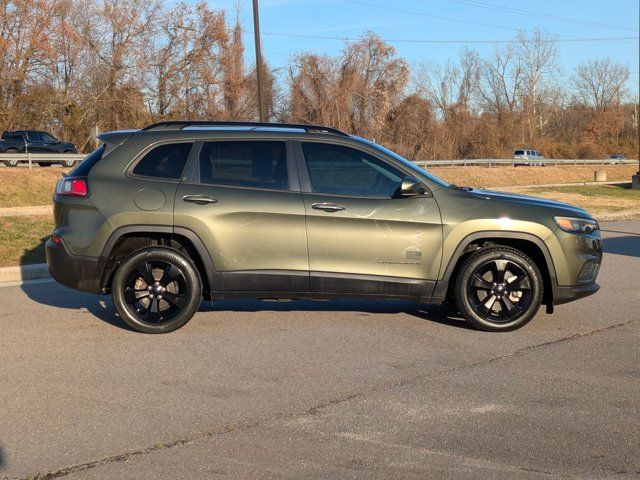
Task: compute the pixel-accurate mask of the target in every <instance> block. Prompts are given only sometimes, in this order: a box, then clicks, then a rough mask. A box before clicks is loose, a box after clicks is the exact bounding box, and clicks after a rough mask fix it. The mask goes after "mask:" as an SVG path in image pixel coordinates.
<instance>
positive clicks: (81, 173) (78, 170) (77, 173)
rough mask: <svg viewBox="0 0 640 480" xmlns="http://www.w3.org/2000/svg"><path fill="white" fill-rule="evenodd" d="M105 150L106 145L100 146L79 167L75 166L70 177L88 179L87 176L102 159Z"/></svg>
mask: <svg viewBox="0 0 640 480" xmlns="http://www.w3.org/2000/svg"><path fill="white" fill-rule="evenodd" d="M104 149H105V146H104V144H103V145H100V146H99V147H98V148H97V149H95V150H94V151H93V152H92V153H90V154H89V155H87V156H86V157H85V158H84V159H83V160H82V161H81V162H80V163H79V164H78V165H76V166H75V168H74V169H73V170H71V172H69V176H70V177H86V176H87V175H89V171H90V170H91V169H92V168H93V166H94V165H95V164H96V163H98V162H99V161H100V159H101V158H102V155H103V154H104Z"/></svg>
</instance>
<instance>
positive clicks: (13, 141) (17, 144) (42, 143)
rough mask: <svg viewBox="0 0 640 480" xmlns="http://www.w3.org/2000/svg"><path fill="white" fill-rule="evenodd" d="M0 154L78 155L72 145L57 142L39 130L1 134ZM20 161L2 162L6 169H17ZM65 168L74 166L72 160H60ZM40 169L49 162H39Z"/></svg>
mask: <svg viewBox="0 0 640 480" xmlns="http://www.w3.org/2000/svg"><path fill="white" fill-rule="evenodd" d="M0 153H78V151H77V150H76V147H75V145H74V144H73V143H69V142H63V141H61V140H58V139H57V138H55V137H54V136H53V135H51V134H49V133H47V132H41V131H39V130H16V131H14V132H3V133H2V138H1V139H0ZM19 163H20V160H18V159H17V158H9V159H8V160H4V164H5V165H6V166H7V167H17V166H18V164H19ZM59 163H61V164H62V165H64V166H65V167H71V166H73V165H74V163H75V162H74V161H73V160H62V161H60V162H59ZM39 165H40V166H41V167H48V166H50V165H51V162H40V163H39Z"/></svg>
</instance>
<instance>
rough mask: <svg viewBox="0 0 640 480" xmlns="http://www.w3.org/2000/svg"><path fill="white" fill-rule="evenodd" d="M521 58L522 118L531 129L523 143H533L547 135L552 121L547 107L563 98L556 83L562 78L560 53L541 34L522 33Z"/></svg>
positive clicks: (550, 41)
mask: <svg viewBox="0 0 640 480" xmlns="http://www.w3.org/2000/svg"><path fill="white" fill-rule="evenodd" d="M517 55H518V61H519V63H520V65H521V68H522V77H521V82H520V91H519V95H520V98H521V107H522V110H523V112H522V114H523V117H524V118H525V121H526V123H527V125H528V127H529V128H528V138H523V141H531V139H532V138H533V137H534V136H535V135H536V134H538V133H543V132H544V128H545V126H546V125H547V123H548V121H549V117H550V110H549V109H548V108H547V107H548V106H549V105H551V104H553V102H554V100H557V99H558V98H559V97H558V95H559V91H558V88H557V82H556V81H555V78H556V77H557V76H558V75H559V72H558V65H557V61H558V49H557V47H556V44H555V41H554V40H553V39H552V38H551V37H549V36H548V35H543V34H542V33H541V32H540V31H539V30H536V31H535V32H533V33H531V34H526V33H524V32H522V31H520V32H519V34H518V44H517Z"/></svg>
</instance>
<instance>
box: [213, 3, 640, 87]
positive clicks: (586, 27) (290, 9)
mask: <svg viewBox="0 0 640 480" xmlns="http://www.w3.org/2000/svg"><path fill="white" fill-rule="evenodd" d="M639 4H640V2H638V0H556V1H548V0H518V1H511V2H509V1H507V0H259V5H260V28H261V30H262V32H263V33H264V35H263V37H262V48H263V54H264V56H265V58H266V59H267V61H268V63H269V64H270V66H272V67H283V66H285V65H286V64H287V60H288V57H289V56H290V55H292V54H295V53H299V52H302V51H313V52H316V53H327V54H331V55H333V54H338V53H339V52H340V50H341V49H342V47H343V45H344V42H343V41H342V40H340V39H336V40H333V39H314V38H300V37H287V36H275V35H269V33H275V34H287V35H288V34H293V35H313V36H325V37H338V38H353V37H358V36H360V35H361V34H362V33H363V32H364V31H366V30H372V31H375V32H376V33H378V34H379V35H380V36H381V37H382V38H384V39H389V43H391V44H392V45H393V46H394V47H396V49H397V51H398V54H399V55H401V56H402V57H404V58H405V59H406V60H407V61H409V63H411V64H418V63H420V62H424V61H436V62H442V61H446V60H447V59H448V58H453V57H455V56H456V55H458V53H459V52H460V50H461V49H462V48H463V47H464V46H465V44H464V43H406V42H395V41H392V40H394V39H396V40H438V41H443V40H454V41H457V40H469V41H482V42H486V41H494V40H503V41H504V40H511V39H512V38H513V36H514V35H515V34H516V30H518V29H524V30H533V29H536V28H539V29H540V30H541V31H543V32H545V33H548V34H551V35H554V36H557V38H558V39H572V38H576V37H582V38H584V37H589V38H590V37H597V38H602V37H638V30H639V17H640V11H639ZM209 5H210V6H211V7H213V8H217V9H225V10H227V13H228V14H229V16H230V20H231V19H232V18H233V17H234V15H235V11H236V9H239V12H240V20H241V22H242V25H243V27H244V29H245V31H246V33H245V46H246V47H247V57H248V58H247V60H248V61H252V60H253V34H252V33H251V31H252V30H253V23H252V22H253V20H252V8H251V0H240V1H237V0H209ZM376 6H380V7H385V8H378V7H376ZM505 7H506V9H507V10H509V11H505V10H504V8H505ZM512 10H518V11H519V12H515V11H512ZM529 12H534V13H535V14H536V15H532V14H530V13H529ZM558 17H562V18H558ZM468 46H469V47H472V48H475V49H476V50H477V51H478V52H479V53H480V54H481V55H482V56H484V55H487V54H489V53H490V52H491V51H492V50H493V48H494V47H495V44H491V43H469V44H468ZM558 51H559V55H560V62H559V64H560V66H561V68H562V70H563V73H564V74H565V75H567V76H568V75H570V74H571V72H572V70H573V68H574V67H575V66H576V65H577V64H579V63H581V62H583V61H585V60H589V59H596V58H602V57H607V56H608V57H611V58H612V59H613V60H615V61H617V62H623V63H626V64H628V65H629V67H630V70H631V80H630V82H629V83H630V84H629V87H630V89H631V90H633V91H635V92H638V82H639V77H638V75H639V60H638V58H639V55H640V54H639V49H638V40H624V41H622V40H619V41H597V42H596V41H593V42H592V41H589V42H586V41H585V42H559V43H558Z"/></svg>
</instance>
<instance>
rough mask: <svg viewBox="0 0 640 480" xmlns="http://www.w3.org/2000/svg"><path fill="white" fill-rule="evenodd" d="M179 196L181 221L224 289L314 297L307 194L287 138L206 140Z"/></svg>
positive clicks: (176, 210)
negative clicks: (197, 239) (303, 192)
mask: <svg viewBox="0 0 640 480" xmlns="http://www.w3.org/2000/svg"><path fill="white" fill-rule="evenodd" d="M198 148H200V150H199V152H198V153H197V157H194V159H196V158H197V160H196V161H195V163H196V165H194V167H195V170H194V173H193V175H192V177H191V178H189V180H188V181H185V182H182V183H181V184H180V186H179V187H178V190H177V192H176V199H175V206H174V224H175V227H176V231H178V229H180V228H186V229H188V230H191V231H192V232H194V233H196V234H197V235H198V236H199V237H200V239H201V240H202V242H203V243H204V245H205V247H206V248H207V250H208V251H209V254H210V255H211V258H212V260H213V263H214V266H215V269H216V271H218V272H219V273H221V275H222V279H223V283H224V289H225V290H228V291H243V292H308V289H309V263H308V259H307V238H306V230H305V215H304V213H305V212H304V204H303V201H302V195H301V193H300V192H299V189H298V187H297V185H298V183H297V176H296V175H295V171H294V170H292V168H293V167H292V166H291V165H290V162H289V161H288V157H290V155H288V154H287V152H288V151H290V150H292V147H291V145H290V144H287V142H285V141H280V140H273V141H271V140H260V141H255V140H242V141H239V140H235V141H231V140H230V141H205V142H203V143H201V144H199V145H198Z"/></svg>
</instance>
